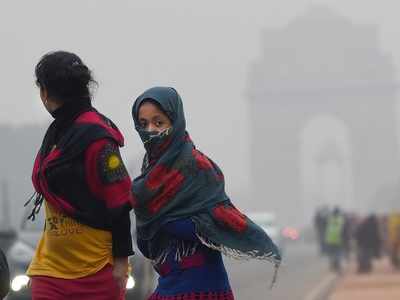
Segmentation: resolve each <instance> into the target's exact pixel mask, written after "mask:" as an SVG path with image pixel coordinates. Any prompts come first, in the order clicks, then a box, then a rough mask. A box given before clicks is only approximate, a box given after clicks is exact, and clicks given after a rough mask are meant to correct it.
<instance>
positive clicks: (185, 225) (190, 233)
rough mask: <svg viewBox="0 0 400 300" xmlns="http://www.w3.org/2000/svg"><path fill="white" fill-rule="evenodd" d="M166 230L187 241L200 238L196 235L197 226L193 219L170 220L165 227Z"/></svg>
mask: <svg viewBox="0 0 400 300" xmlns="http://www.w3.org/2000/svg"><path fill="white" fill-rule="evenodd" d="M163 229H164V231H165V232H167V233H169V234H171V235H173V236H175V237H176V238H178V239H182V240H186V241H196V240H198V238H197V236H196V227H195V224H194V223H193V221H192V220H190V219H181V220H176V221H172V222H168V223H167V224H165V225H164V227H163Z"/></svg>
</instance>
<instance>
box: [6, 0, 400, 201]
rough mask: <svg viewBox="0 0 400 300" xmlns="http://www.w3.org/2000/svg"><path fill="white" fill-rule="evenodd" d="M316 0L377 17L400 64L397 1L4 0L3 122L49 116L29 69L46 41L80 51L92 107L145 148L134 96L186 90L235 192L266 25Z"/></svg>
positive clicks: (131, 150) (195, 127) (204, 143)
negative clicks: (90, 82)
mask: <svg viewBox="0 0 400 300" xmlns="http://www.w3.org/2000/svg"><path fill="white" fill-rule="evenodd" d="M314 4H317V5H319V4H326V5H328V7H331V8H333V9H334V10H336V11H337V12H338V13H340V14H342V15H345V16H348V17H350V18H351V19H352V20H354V22H355V23H361V24H363V23H372V24H377V25H379V32H380V37H381V42H382V48H383V49H384V51H385V52H389V53H392V54H393V56H394V59H395V61H396V64H397V66H400V40H399V38H398V37H399V30H400V29H399V28H400V27H399V25H400V24H399V23H400V22H399V19H398V8H399V7H400V5H399V4H398V1H389V0H385V1H376V0H371V1H367V0H358V1H355V0H325V1H324V0H321V1H309V0H290V1H289V0H280V1H268V0H259V1H252V0H247V1H232V0H230V1H228V0H202V1H189V0H180V1H179V0H168V1H165V0H163V1H149V0H146V1H133V0H132V1H123V0H117V1H106V0H104V1H102V0H91V1H88V0H69V1H56V0H36V1H19V0H2V1H1V2H0V37H1V48H0V49H1V50H0V51H1V52H0V53H1V55H0V60H1V62H0V65H1V68H0V80H1V89H0V97H1V101H0V122H1V123H7V124H9V123H13V124H21V123H32V122H48V121H50V117H49V116H48V114H47V113H46V112H45V111H44V109H43V108H42V106H41V103H40V101H39V98H38V93H37V92H38V91H37V89H36V87H35V86H34V83H33V82H34V79H33V69H34V66H35V64H36V62H37V61H38V59H39V58H40V56H41V55H42V54H44V53H45V52H47V51H50V50H57V49H63V50H69V51H72V52H76V53H77V54H78V55H80V56H81V57H82V58H83V59H84V61H85V62H86V63H87V64H88V65H89V67H91V68H92V69H93V71H94V74H95V76H96V79H97V80H98V82H99V89H98V91H97V92H96V94H95V100H94V104H95V106H96V107H97V108H98V109H99V110H100V111H101V112H103V113H105V114H106V115H108V116H110V117H111V118H112V119H113V120H114V121H115V122H116V123H117V124H118V125H119V126H120V127H121V129H122V130H123V132H124V134H125V136H126V137H127V142H128V143H127V146H128V147H127V150H125V152H124V155H125V156H126V157H129V159H132V157H134V156H135V155H137V153H139V152H141V151H142V146H141V144H140V142H139V139H138V137H137V135H136V133H134V132H133V127H132V121H131V117H130V109H131V105H132V102H133V100H134V99H135V97H136V96H137V95H139V94H140V93H141V92H142V91H143V90H144V89H146V88H148V87H151V86H153V85H172V86H174V87H176V89H177V90H178V91H179V92H180V94H181V96H182V98H183V100H184V104H185V109H186V116H187V119H188V121H187V123H188V129H189V131H190V132H191V134H192V137H193V139H194V141H195V143H197V144H198V146H199V148H200V149H202V150H203V151H204V152H206V153H208V154H209V155H210V156H211V157H212V158H214V159H215V160H216V161H217V162H218V163H219V164H220V165H221V166H222V167H223V169H224V170H225V173H226V175H227V179H228V183H231V184H232V186H233V187H234V188H233V189H232V190H233V192H234V193H243V191H244V190H245V189H246V188H248V183H249V179H248V176H249V171H248V168H249V167H248V158H247V156H248V153H249V151H248V150H249V146H248V137H247V133H248V130H249V125H248V122H249V118H248V115H247V107H246V101H247V99H246V76H247V72H248V67H249V63H251V62H252V61H254V60H255V59H256V58H257V57H258V56H259V55H260V45H261V36H262V30H263V29H267V28H278V27H282V26H285V24H287V23H288V22H289V21H290V20H291V19H292V18H294V17H295V16H296V15H299V14H302V13H304V12H305V10H306V9H307V8H308V7H310V6H311V5H314Z"/></svg>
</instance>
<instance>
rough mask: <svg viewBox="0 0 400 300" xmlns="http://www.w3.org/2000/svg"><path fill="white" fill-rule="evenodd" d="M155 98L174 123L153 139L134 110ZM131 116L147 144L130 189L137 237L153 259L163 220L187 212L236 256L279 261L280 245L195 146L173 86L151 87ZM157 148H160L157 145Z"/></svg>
mask: <svg viewBox="0 0 400 300" xmlns="http://www.w3.org/2000/svg"><path fill="white" fill-rule="evenodd" d="M146 100H151V101H155V102H156V103H157V104H158V105H159V106H160V107H161V108H162V110H163V111H164V112H165V113H166V114H167V115H168V116H169V118H170V119H171V121H172V128H171V129H170V130H168V131H166V133H163V134H162V136H158V137H157V139H156V144H155V145H152V144H153V141H152V139H149V136H148V134H147V133H146V132H144V130H143V129H142V128H141V127H140V124H139V120H138V112H139V107H140V105H141V104H142V103H143V102H144V101H146ZM132 116H133V119H134V122H135V125H136V130H137V131H138V132H139V135H140V137H141V138H142V141H143V142H144V143H145V147H146V151H147V153H146V157H145V159H144V166H143V172H142V174H141V175H140V176H139V177H137V178H136V179H134V181H133V184H132V190H133V194H134V197H135V199H136V206H135V207H134V210H135V214H136V225H137V234H138V238H140V239H142V240H145V241H147V242H148V243H147V244H148V245H150V246H149V249H148V250H149V252H150V256H151V257H150V258H152V259H155V260H157V259H158V257H159V256H160V255H162V253H160V251H162V249H165V248H167V245H168V242H169V241H168V239H167V238H166V237H165V236H163V235H162V234H161V232H162V230H161V229H162V227H163V225H164V224H166V223H168V222H171V221H174V220H179V219H184V218H190V219H191V220H192V221H193V222H194V223H195V226H196V232H197V235H198V237H199V239H200V240H201V242H202V243H203V244H205V245H207V246H208V247H211V248H213V249H215V250H218V251H221V252H222V253H224V254H226V255H229V256H233V257H236V258H246V259H247V258H256V259H264V260H269V261H271V262H273V263H274V264H275V265H276V266H278V265H279V263H280V261H281V256H280V252H279V250H278V248H277V247H276V245H275V244H274V243H273V241H272V240H271V239H270V237H269V236H268V235H267V234H266V233H265V231H264V230H263V229H261V228H260V227H259V226H258V225H256V224H255V223H253V222H252V221H251V220H250V219H249V218H248V217H247V216H245V215H244V214H243V213H241V212H240V211H239V210H238V209H237V208H235V206H234V205H233V204H232V202H231V201H230V199H229V197H228V196H227V195H226V193H225V184H224V176H223V174H222V171H221V170H220V169H219V167H218V166H217V165H216V164H215V163H214V162H213V161H212V160H211V159H209V158H208V157H207V156H206V155H204V154H203V153H201V152H200V151H198V150H197V149H196V148H195V146H194V144H193V143H192V141H191V139H190V137H189V135H188V133H187V132H186V129H185V127H186V122H185V117H184V113H183V104H182V101H181V98H180V96H179V95H178V93H177V92H176V90H175V89H173V88H168V87H155V88H151V89H149V90H147V91H146V92H144V94H142V95H141V96H139V98H138V99H137V100H136V101H135V104H134V106H133V109H132ZM160 149H161V150H160Z"/></svg>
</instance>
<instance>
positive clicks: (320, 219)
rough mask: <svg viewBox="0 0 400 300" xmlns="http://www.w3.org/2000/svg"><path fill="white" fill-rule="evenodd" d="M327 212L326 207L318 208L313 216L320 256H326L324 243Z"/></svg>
mask: <svg viewBox="0 0 400 300" xmlns="http://www.w3.org/2000/svg"><path fill="white" fill-rule="evenodd" d="M328 215H329V210H328V209H327V208H326V207H321V208H319V209H318V210H317V211H316V213H315V216H314V228H315V231H316V235H317V241H318V246H319V251H320V254H321V255H325V254H327V247H326V243H325V232H326V225H327V221H328Z"/></svg>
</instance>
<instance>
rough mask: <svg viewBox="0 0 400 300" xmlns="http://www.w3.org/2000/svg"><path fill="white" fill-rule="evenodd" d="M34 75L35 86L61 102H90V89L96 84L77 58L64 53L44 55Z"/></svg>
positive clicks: (74, 55)
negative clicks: (83, 100)
mask: <svg viewBox="0 0 400 300" xmlns="http://www.w3.org/2000/svg"><path fill="white" fill-rule="evenodd" d="M35 75H36V84H37V86H38V87H39V88H41V89H46V91H47V93H48V96H49V97H50V98H54V99H57V100H59V101H61V102H69V101H79V100H82V99H85V100H91V87H92V85H96V84H97V83H96V81H95V80H94V79H93V77H92V72H91V71H90V70H89V68H88V67H87V66H86V65H85V64H84V63H83V62H82V60H81V59H80V58H79V56H77V55H76V54H74V53H70V52H66V51H55V52H49V53H47V54H45V55H44V56H43V57H42V58H41V59H40V61H39V62H38V64H37V65H36V68H35Z"/></svg>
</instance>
